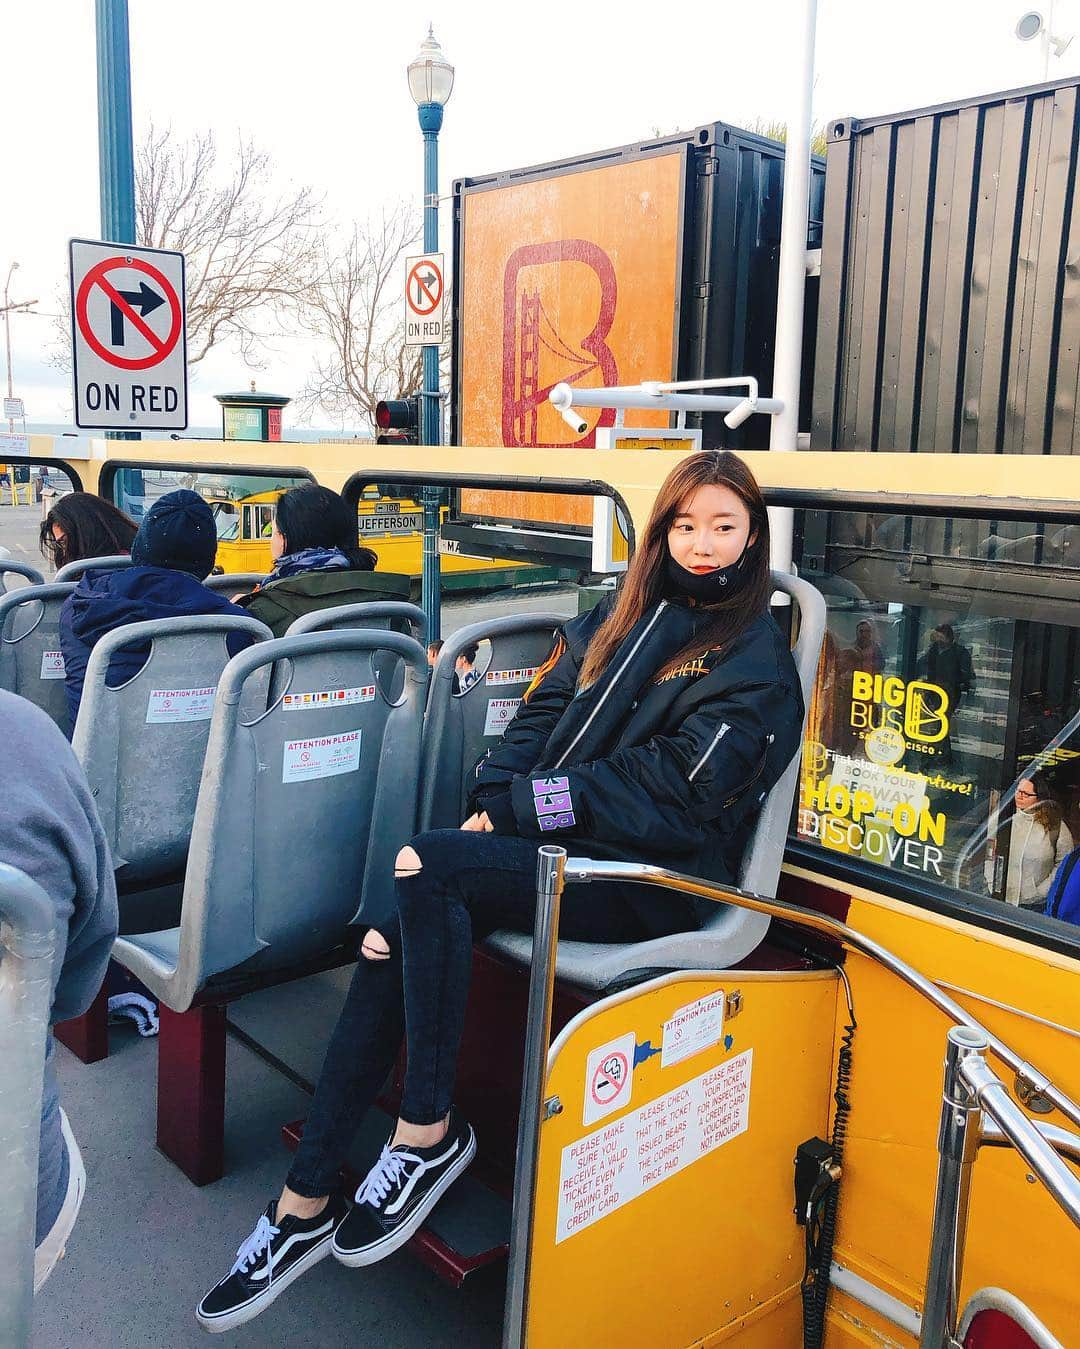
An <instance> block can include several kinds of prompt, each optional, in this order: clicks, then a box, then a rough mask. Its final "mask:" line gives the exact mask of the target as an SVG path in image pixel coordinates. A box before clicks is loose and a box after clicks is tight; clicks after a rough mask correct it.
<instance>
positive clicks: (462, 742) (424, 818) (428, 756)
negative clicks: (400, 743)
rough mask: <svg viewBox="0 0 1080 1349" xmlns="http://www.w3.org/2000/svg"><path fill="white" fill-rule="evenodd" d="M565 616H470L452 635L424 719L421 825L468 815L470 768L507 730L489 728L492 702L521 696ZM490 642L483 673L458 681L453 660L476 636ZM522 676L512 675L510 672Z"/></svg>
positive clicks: (437, 825)
mask: <svg viewBox="0 0 1080 1349" xmlns="http://www.w3.org/2000/svg"><path fill="white" fill-rule="evenodd" d="M565 622H566V619H565V618H564V617H561V616H560V615H559V614H513V615H511V616H510V617H507V618H494V619H489V620H487V621H482V622H479V623H471V624H470V625H469V626H468V627H467V628H461V629H460V630H459V631H458V632H455V633H454V635H453V636H452V637H448V638H447V639H446V642H445V643H444V644H443V649H442V650H441V651H440V652H439V659H438V662H437V664H436V666H435V669H434V671H433V672H432V678H431V692H430V694H429V696H428V713H427V719H426V720H425V723H424V750H423V773H422V776H421V784H420V829H421V831H423V830H425V829H456V828H457V827H458V825H459V824H461V822H462V820H464V818H465V801H466V799H467V797H468V794H469V784H468V782H467V781H466V777H467V775H468V774H469V773H470V772H471V771H472V768H473V765H474V764H475V763H476V762H477V760H478V759H479V758H480V756H481V755H482V754H484V753H485V752H486V751H487V750H489V749H492V748H493V747H494V746H495V745H497V744H498V743H499V741H500V740H501V739H502V731H501V730H500V731H499V732H498V733H497V734H494V735H485V734H484V731H485V728H486V727H487V725H488V711H489V708H488V704H489V703H490V702H492V701H494V700H500V701H505V700H509V699H514V698H520V697H521V695H522V694H523V693H524V692H525V690H526V689H527V688H528V686H529V682H530V680H531V679H532V672H533V671H534V670H536V669H537V668H538V667H539V666H540V665H542V664H543V662H544V661H545V660H546V659H547V657H548V656H549V655H550V653H551V648H552V646H553V645H554V641H555V633H556V632H557V631H558V629H559V628H561V627H562V625H563V624H564V623H565ZM484 640H488V641H490V642H491V661H490V664H489V665H488V667H487V669H486V670H485V672H484V674H483V676H482V677H481V678H480V679H478V680H477V681H476V683H475V684H473V685H472V686H471V687H470V688H468V689H466V690H465V692H464V693H462V694H458V693H455V691H454V690H455V689H456V687H457V683H456V679H455V675H454V664H455V662H456V661H457V658H458V656H460V655H461V653H462V651H464V650H465V648H466V647H469V646H471V645H472V644H473V643H474V642H476V643H479V642H482V641H484ZM513 674H521V675H522V676H523V677H522V678H521V679H519V680H517V681H516V682H510V680H509V678H508V676H512V675H513Z"/></svg>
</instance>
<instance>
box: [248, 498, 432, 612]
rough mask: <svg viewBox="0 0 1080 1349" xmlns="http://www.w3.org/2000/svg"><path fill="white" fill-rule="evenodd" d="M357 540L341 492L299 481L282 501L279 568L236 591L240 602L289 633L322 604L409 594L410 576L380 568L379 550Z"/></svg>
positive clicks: (275, 553) (273, 546) (277, 521)
mask: <svg viewBox="0 0 1080 1349" xmlns="http://www.w3.org/2000/svg"><path fill="white" fill-rule="evenodd" d="M356 540H357V524H356V511H355V510H351V509H350V508H349V507H348V506H347V505H346V504H345V502H344V501H343V500H342V498H341V497H340V496H338V494H337V492H332V491H331V490H330V489H329V488H328V487H319V486H318V485H317V484H316V483H313V482H312V483H305V484H304V486H303V487H293V488H292V489H291V490H290V491H288V492H286V493H285V494H284V496H282V497H281V498H280V500H279V501H278V504H277V511H276V514H275V518H274V528H273V532H272V533H271V535H270V553H271V556H272V557H273V559H274V570H273V571H272V572H271V573H270V575H269V576H268V577H267V578H266V580H265V581H264V582H263V583H262V585H260V586H259V587H258V589H257V590H253V591H252V592H251V594H250V595H236V596H234V597H233V598H234V601H235V603H237V604H239V605H241V606H242V607H243V608H244V609H246V610H247V611H248V613H249V614H250V615H251V617H252V618H257V619H259V620H260V621H261V622H263V623H265V624H266V626H267V627H268V628H269V629H270V630H271V631H272V632H273V634H274V636H275V637H284V636H285V631H286V629H287V628H288V627H289V625H290V623H292V622H293V620H294V619H297V618H299V617H300V616H301V614H309V613H312V612H313V611H314V610H316V609H332V608H336V607H337V606H338V605H342V604H366V603H372V602H375V601H378V600H407V599H408V598H409V591H410V581H409V578H408V577H407V576H399V575H397V574H396V573H394V572H383V571H380V572H376V571H375V570H374V568H375V561H376V558H375V554H374V553H373V552H372V551H371V549H370V548H361V547H359V546H358V545H357V541H356Z"/></svg>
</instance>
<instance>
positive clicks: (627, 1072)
mask: <svg viewBox="0 0 1080 1349" xmlns="http://www.w3.org/2000/svg"><path fill="white" fill-rule="evenodd" d="M636 1038H637V1037H636V1036H635V1035H634V1032H633V1031H627V1032H626V1034H625V1035H620V1036H619V1038H618V1039H617V1040H610V1041H609V1042H608V1043H607V1044H606V1045H601V1046H600V1047H599V1048H598V1049H594V1050H593V1051H592V1053H591V1054H590V1055H589V1057H588V1060H587V1061H586V1064H585V1102H584V1109H583V1111H582V1123H583V1124H595V1123H596V1121H597V1120H600V1119H603V1118H604V1116H605V1115H610V1114H611V1113H612V1111H614V1110H621V1109H622V1108H623V1106H626V1105H629V1104H630V1096H631V1094H632V1092H633V1089H634V1049H635V1044H636Z"/></svg>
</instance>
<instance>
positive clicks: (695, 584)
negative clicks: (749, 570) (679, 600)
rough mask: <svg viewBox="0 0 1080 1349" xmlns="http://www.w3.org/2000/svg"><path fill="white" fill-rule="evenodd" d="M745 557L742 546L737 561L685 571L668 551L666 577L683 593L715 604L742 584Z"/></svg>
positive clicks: (703, 601)
mask: <svg viewBox="0 0 1080 1349" xmlns="http://www.w3.org/2000/svg"><path fill="white" fill-rule="evenodd" d="M745 557H746V549H745V548H744V549H743V551H742V553H741V554H740V555H739V559H738V561H737V562H732V563H731V565H730V566H727V567H717V568H716V570H715V571H709V572H701V573H698V572H696V571H687V569H686V568H685V567H682V566H680V565H679V563H678V562H676V561H675V559H674V558H673V557H672V556H671V554H670V553H668V556H667V577H668V580H669V581H670V582H672V584H673V585H675V586H676V587H677V589H679V590H681V591H682V593H683V594H684V595H689V596H691V598H692V599H695V600H698V601H700V602H701V603H702V604H716V603H717V602H718V601H720V600H724V599H727V597H728V596H729V595H730V594H731V592H732V591H733V590H735V589H736V588H737V587H738V586H739V585H741V584H742V580H743V570H742V564H743V559H744V558H745Z"/></svg>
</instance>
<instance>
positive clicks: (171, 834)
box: [72, 614, 271, 885]
mask: <svg viewBox="0 0 1080 1349" xmlns="http://www.w3.org/2000/svg"><path fill="white" fill-rule="evenodd" d="M232 633H247V634H250V636H251V637H252V638H253V639H254V640H255V641H256V642H262V641H266V640H269V638H270V636H271V632H270V629H269V628H268V627H267V626H266V624H265V623H260V622H259V621H258V620H257V619H254V618H248V617H246V616H245V617H241V616H239V615H235V616H234V615H233V614H197V615H193V616H184V617H180V618H159V619H153V620H151V621H149V622H145V623H129V624H127V625H125V626H124V627H120V628H115V629H114V630H113V631H112V632H107V633H106V634H105V635H104V637H102V638H101V639H100V640H99V641H98V643H97V645H96V646H95V647H94V649H93V651H92V652H91V653H90V660H89V663H88V664H87V667H86V679H85V681H84V683H83V695H82V702H81V703H80V705H79V717H78V721H77V723H76V725H75V733H74V735H73V737H72V747H73V748H74V750H75V753H76V755H77V756H78V758H79V761H80V762H81V763H82V766H83V768H84V770H85V772H86V776H87V778H88V779H89V782H90V788H91V790H92V792H93V794H94V800H95V802H96V804H97V808H98V814H99V815H100V816H101V823H102V825H103V826H104V829H105V836H106V838H107V839H108V840H109V847H110V848H111V849H112V855H113V865H114V866H115V867H116V871H117V879H118V881H120V882H121V883H122V884H123V885H127V884H128V883H129V882H130V881H142V880H147V879H150V878H153V877H161V876H164V875H167V874H168V873H169V872H172V871H176V870H177V869H178V868H180V867H182V866H183V865H184V860H185V858H186V857H187V853H188V844H189V841H190V838H191V822H192V819H193V817H194V814H195V800H196V798H197V796H198V794H199V780H200V778H201V776H202V767H203V758H204V757H205V754H206V741H207V737H208V735H209V731H210V717H209V709H210V706H212V700H213V693H212V691H213V690H214V689H216V687H217V684H218V681H219V680H220V678H221V673H222V671H223V670H224V669H225V666H226V665H227V664H228V661H229V653H228V649H227V647H226V639H227V638H228V637H229V636H230V634H232ZM147 642H149V643H150V655H149V658H148V659H147V661H146V664H145V665H144V666H143V667H142V669H141V670H140V671H139V672H138V674H136V675H134V676H133V677H132V678H131V679H129V680H128V681H127V683H125V684H121V685H119V686H118V687H116V688H109V686H108V685H107V684H106V683H105V676H106V674H107V673H108V668H109V661H110V660H111V658H112V656H113V655H114V654H115V652H117V651H118V650H119V649H120V648H121V647H125V646H131V645H134V644H142V643H147ZM196 689H199V690H205V689H209V690H211V693H210V694H209V695H207V697H206V700H205V706H206V715H205V716H203V717H201V719H194V720H193V719H190V718H189V717H186V716H185V714H184V711H183V703H184V702H187V701H189V699H181V702H180V703H179V704H178V703H177V701H176V699H169V698H168V697H166V696H164V695H167V694H168V693H170V692H173V693H180V692H183V693H187V694H189V695H190V694H191V692H192V691H194V690H196ZM264 696H265V695H264ZM263 707H265V701H264V703H263ZM197 710H200V709H197ZM151 717H153V720H150V718H151ZM172 718H176V719H175V720H174V719H172Z"/></svg>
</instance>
